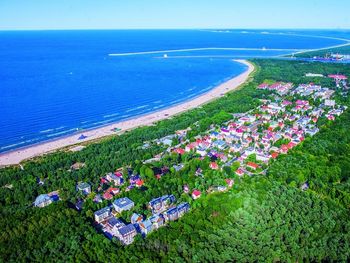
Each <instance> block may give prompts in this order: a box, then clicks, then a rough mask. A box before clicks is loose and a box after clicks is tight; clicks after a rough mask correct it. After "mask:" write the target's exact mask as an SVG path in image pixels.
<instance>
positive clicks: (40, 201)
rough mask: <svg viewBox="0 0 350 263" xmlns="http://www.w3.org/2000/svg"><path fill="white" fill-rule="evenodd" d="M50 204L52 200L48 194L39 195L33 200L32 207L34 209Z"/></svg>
mask: <svg viewBox="0 0 350 263" xmlns="http://www.w3.org/2000/svg"><path fill="white" fill-rule="evenodd" d="M52 202H53V200H52V198H51V197H50V196H49V195H48V194H41V195H39V196H38V197H37V198H36V199H35V201H34V205H35V206H36V207H45V206H48V205H49V204H51V203H52Z"/></svg>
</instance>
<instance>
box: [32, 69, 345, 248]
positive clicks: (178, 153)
mask: <svg viewBox="0 0 350 263" xmlns="http://www.w3.org/2000/svg"><path fill="white" fill-rule="evenodd" d="M328 78H331V79H333V80H334V83H335V88H327V87H322V86H320V85H316V84H313V83H308V84H301V85H294V84H293V83H284V82H269V83H267V82H266V83H261V84H260V85H259V86H258V87H256V88H257V89H258V90H261V92H266V98H264V99H260V105H259V106H258V107H257V108H255V109H253V110H250V111H248V112H245V113H239V114H232V119H231V120H230V121H228V122H225V123H223V124H222V125H211V127H210V129H209V130H207V131H206V132H204V133H202V134H200V135H197V136H194V137H190V136H188V135H189V133H190V131H191V128H190V127H189V128H187V129H185V130H178V131H177V132H176V133H175V134H172V135H168V136H166V137H163V138H159V139H157V140H155V141H153V142H144V145H143V148H147V147H149V145H150V144H151V143H153V144H154V143H155V144H158V145H162V146H164V147H165V148H166V150H165V151H163V152H161V153H159V154H157V155H155V156H153V157H152V158H150V159H148V160H144V161H143V165H144V167H145V169H148V170H150V173H148V172H147V171H146V172H145V171H142V172H139V173H135V171H134V169H133V168H132V167H121V168H118V169H116V170H115V171H113V172H112V171H110V172H108V173H106V174H104V175H102V176H101V177H100V178H99V181H100V183H99V186H98V188H97V189H92V187H91V184H90V183H89V182H77V185H76V191H77V192H79V193H81V198H80V199H79V200H78V201H77V203H76V208H77V209H78V210H81V209H82V207H83V204H84V199H85V198H87V197H88V196H90V195H91V194H93V196H94V198H93V201H94V202H95V203H97V204H100V203H104V204H105V202H107V203H108V205H107V206H104V207H102V208H101V209H99V210H97V211H95V212H94V215H93V218H94V226H95V228H96V229H97V230H98V231H100V232H101V233H103V234H104V235H105V236H106V237H108V238H110V239H113V238H116V239H117V240H119V241H120V242H121V243H122V244H124V245H129V244H131V243H132V242H133V241H134V238H135V237H136V236H137V235H141V236H142V237H146V236H147V235H148V234H149V233H151V232H152V231H156V230H157V229H158V228H161V227H164V226H166V225H167V224H169V223H170V222H172V221H176V220H178V219H180V218H181V217H182V216H183V215H185V214H186V213H189V212H190V210H191V205H192V204H194V203H195V202H196V200H197V199H199V198H201V196H202V195H208V194H212V193H215V192H225V191H228V190H229V189H230V188H232V187H234V184H235V183H237V182H239V180H240V179H241V178H243V177H245V176H255V175H265V174H266V172H267V169H268V167H269V164H270V163H271V162H273V161H274V159H276V158H278V156H279V155H284V154H287V153H288V152H289V151H291V150H292V149H293V148H295V147H297V146H298V145H299V144H301V143H302V142H303V141H304V140H305V139H306V138H308V137H312V136H315V135H316V134H317V133H318V132H319V131H320V126H321V125H322V123H324V122H333V121H334V120H336V118H337V117H338V116H340V115H341V114H342V113H343V112H344V111H345V110H346V109H347V107H346V106H342V105H339V104H338V103H337V102H336V98H335V97H336V96H344V97H346V96H348V92H349V90H350V87H349V86H348V82H347V77H346V76H344V75H338V74H331V75H329V76H328ZM184 156H186V158H184ZM162 160H165V161H164V162H165V163H166V164H167V165H163V166H162V167H159V165H158V166H156V165H153V164H159V163H162ZM189 162H193V163H195V164H197V165H196V166H195V171H194V173H193V174H192V175H191V176H194V177H195V178H200V179H203V180H205V179H206V178H207V177H208V175H213V172H214V175H215V176H218V178H215V180H214V179H213V180H212V181H211V182H212V183H211V184H210V183H207V184H206V185H205V186H204V185H198V184H193V183H192V184H190V183H184V184H183V185H181V187H180V188H181V189H180V192H169V193H167V194H166V195H162V196H153V199H151V200H148V203H145V204H138V205H136V204H137V203H138V200H132V199H131V198H129V197H127V196H125V195H126V194H127V193H128V192H131V191H135V189H139V190H142V189H143V188H144V187H145V185H147V180H149V177H147V176H146V175H145V174H147V173H148V174H151V176H152V177H154V179H155V180H158V181H159V180H161V179H162V177H164V176H169V173H170V171H173V172H174V173H176V172H181V171H182V170H183V169H184V168H185V167H186V165H187V164H188V163H189ZM198 163H201V165H198ZM169 164H170V165H169ZM83 167H84V163H75V164H74V165H73V166H72V167H71V169H72V170H79V169H81V168H83ZM150 167H151V168H150ZM230 169H231V170H232V173H230V172H227V171H229V170H230ZM215 172H218V173H215ZM210 179H212V178H210ZM39 183H43V182H39ZM308 187H309V186H308V182H307V181H305V182H304V184H303V185H301V186H300V189H301V190H303V191H304V190H307V189H308ZM186 198H187V199H186ZM55 201H59V191H55V192H52V193H49V194H42V195H40V196H38V197H37V199H36V200H35V202H34V205H35V206H36V207H45V206H47V205H49V204H51V203H52V202H55ZM140 207H143V208H142V209H141V208H140ZM137 209H139V211H137Z"/></svg>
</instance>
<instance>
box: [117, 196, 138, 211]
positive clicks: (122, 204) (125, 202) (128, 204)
mask: <svg viewBox="0 0 350 263" xmlns="http://www.w3.org/2000/svg"><path fill="white" fill-rule="evenodd" d="M134 205H135V204H134V202H133V201H131V200H130V199H129V198H127V197H123V198H119V199H116V200H114V202H113V207H114V209H115V210H116V211H117V212H118V213H121V212H123V211H127V210H130V209H131V208H133V207H134Z"/></svg>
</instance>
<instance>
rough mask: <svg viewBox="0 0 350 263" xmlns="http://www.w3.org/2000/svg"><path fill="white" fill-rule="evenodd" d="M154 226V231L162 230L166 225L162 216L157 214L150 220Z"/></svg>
mask: <svg viewBox="0 0 350 263" xmlns="http://www.w3.org/2000/svg"><path fill="white" fill-rule="evenodd" d="M149 220H150V221H151V222H152V224H153V229H157V228H160V227H162V226H163V225H164V222H165V220H164V217H163V216H162V215H161V214H155V215H153V216H151V217H150V218H149Z"/></svg>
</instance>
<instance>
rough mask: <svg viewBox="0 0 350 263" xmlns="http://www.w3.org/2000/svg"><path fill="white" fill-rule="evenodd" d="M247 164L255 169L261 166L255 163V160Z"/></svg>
mask: <svg viewBox="0 0 350 263" xmlns="http://www.w3.org/2000/svg"><path fill="white" fill-rule="evenodd" d="M247 166H249V167H251V168H254V169H256V168H258V167H259V165H258V164H256V163H253V162H248V163H247Z"/></svg>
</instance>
